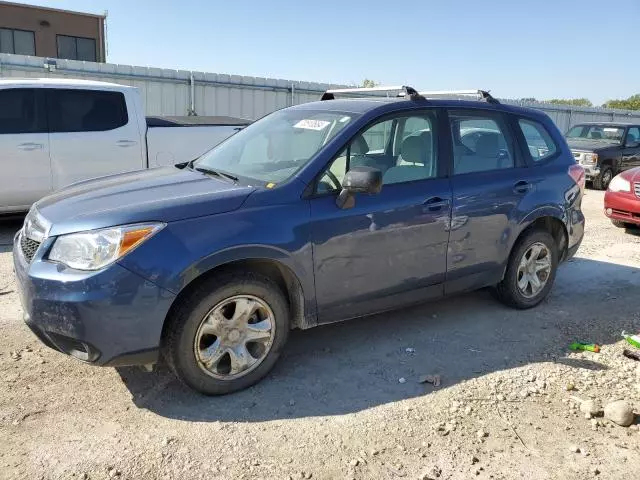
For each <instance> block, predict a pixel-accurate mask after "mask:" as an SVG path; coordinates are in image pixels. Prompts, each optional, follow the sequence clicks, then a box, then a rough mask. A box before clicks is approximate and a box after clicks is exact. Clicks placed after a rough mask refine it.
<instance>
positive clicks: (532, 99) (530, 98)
mask: <svg viewBox="0 0 640 480" xmlns="http://www.w3.org/2000/svg"><path fill="white" fill-rule="evenodd" d="M520 101H521V102H537V101H538V100H536V99H535V98H533V97H526V98H521V99H520Z"/></svg>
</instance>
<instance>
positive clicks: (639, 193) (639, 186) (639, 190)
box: [633, 182, 640, 197]
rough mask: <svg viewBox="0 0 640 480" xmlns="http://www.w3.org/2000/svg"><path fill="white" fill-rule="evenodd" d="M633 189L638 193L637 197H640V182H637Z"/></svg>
mask: <svg viewBox="0 0 640 480" xmlns="http://www.w3.org/2000/svg"><path fill="white" fill-rule="evenodd" d="M633 189H634V190H635V192H636V197H640V182H636V183H634V184H633Z"/></svg>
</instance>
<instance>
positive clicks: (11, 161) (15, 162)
mask: <svg viewBox="0 0 640 480" xmlns="http://www.w3.org/2000/svg"><path fill="white" fill-rule="evenodd" d="M248 123H250V122H249V121H248V120H244V119H239V118H231V117H198V116H191V117H149V118H145V116H144V111H143V106H142V99H141V96H140V93H139V91H138V89H136V88H134V87H129V86H125V85H118V84H114V83H105V82H96V81H87V80H75V79H54V78H46V79H15V78H11V79H0V158H1V159H2V164H1V167H2V170H1V172H2V173H1V174H0V214H5V213H17V212H22V211H27V210H28V209H29V207H30V206H31V205H32V204H33V203H34V202H36V201H37V200H39V199H40V198H42V197H44V196H46V195H48V194H50V193H52V192H53V191H56V190H58V189H60V188H62V187H64V186H67V185H70V184H72V183H76V182H79V181H82V180H87V179H90V178H95V177H102V176H107V175H113V174H117V173H123V172H129V171H133V170H141V169H145V168H152V167H159V166H168V165H174V164H177V163H183V162H187V161H190V160H193V159H195V158H197V157H199V156H200V155H202V154H203V153H205V152H206V151H208V150H210V149H211V148H213V147H214V146H216V145H217V144H218V143H220V142H221V141H222V140H224V139H226V138H227V137H229V136H230V135H232V134H234V133H235V132H236V131H238V130H240V129H241V128H243V127H244V126H246V125H247V124H248Z"/></svg>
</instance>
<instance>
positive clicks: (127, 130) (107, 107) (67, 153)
mask: <svg viewBox="0 0 640 480" xmlns="http://www.w3.org/2000/svg"><path fill="white" fill-rule="evenodd" d="M47 111H48V117H49V129H50V135H49V139H50V145H51V146H50V148H51V170H52V175H53V188H54V190H56V189H59V188H62V187H64V186H66V185H69V184H71V183H74V182H78V181H80V180H86V179H89V178H94V177H101V176H105V175H111V174H114V173H121V172H128V171H131V170H138V169H141V168H143V167H144V162H143V158H142V156H143V146H142V145H141V138H142V137H141V134H140V132H139V128H138V123H137V120H136V116H135V115H134V114H133V113H132V114H131V115H129V114H128V113H127V112H128V111H131V112H134V110H133V108H131V109H128V105H127V103H126V101H125V96H124V94H123V93H122V92H118V91H109V90H81V89H47Z"/></svg>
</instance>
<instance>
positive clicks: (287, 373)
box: [118, 258, 640, 422]
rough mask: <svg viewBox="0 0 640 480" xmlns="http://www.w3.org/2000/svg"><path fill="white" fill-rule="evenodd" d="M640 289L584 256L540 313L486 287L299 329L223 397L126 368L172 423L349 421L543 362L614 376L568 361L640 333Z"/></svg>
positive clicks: (563, 273)
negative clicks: (258, 378)
mask: <svg viewBox="0 0 640 480" xmlns="http://www.w3.org/2000/svg"><path fill="white" fill-rule="evenodd" d="M639 286H640V269H638V268H635V267H631V266H625V265H620V264H614V263H606V262H600V261H594V260H587V259H582V258H578V259H574V260H572V261H570V262H568V263H567V264H565V265H563V266H562V267H561V269H560V271H559V273H558V277H557V280H556V286H555V288H554V290H553V292H552V294H551V295H550V297H549V298H548V299H547V300H546V301H545V302H544V303H543V304H541V305H539V306H538V307H537V308H534V309H531V310H526V311H514V310H511V309H508V308H506V307H504V306H502V305H500V304H499V303H497V302H496V301H495V300H494V299H493V298H492V297H491V295H490V294H489V292H488V291H486V290H485V291H480V292H475V293H471V294H467V295H462V296H458V297H454V298H449V299H445V300H442V301H439V302H435V303H431V304H425V305H421V306H416V307H412V308H407V309H404V310H400V311H397V312H393V313H385V314H380V315H376V316H372V317H368V318H363V319H358V320H352V321H349V322H344V323H341V324H335V325H327V326H322V327H318V328H315V329H311V330H307V331H294V332H292V334H291V336H290V339H289V343H288V346H287V348H286V349H285V352H284V354H283V355H282V357H281V359H280V361H279V362H278V364H277V365H276V367H275V368H274V370H273V371H272V373H271V374H270V375H268V376H267V377H266V378H265V379H264V380H263V381H262V382H260V383H259V384H257V385H255V386H254V387H252V388H249V389H247V390H244V391H241V392H238V393H235V394H232V395H227V396H223V397H205V396H202V395H200V394H197V393H195V392H193V391H191V390H189V389H188V388H187V387H185V386H183V385H182V384H181V383H180V382H178V381H177V380H176V379H175V378H174V376H173V375H172V374H171V372H170V371H169V370H168V369H167V368H166V367H163V366H160V367H159V368H158V369H157V371H155V372H153V373H151V374H148V373H144V372H143V371H142V370H141V369H138V368H120V369H118V372H119V374H120V376H121V378H122V380H123V382H124V384H125V385H126V387H127V388H128V389H129V391H130V393H131V395H132V400H133V402H134V404H135V405H136V406H137V407H139V408H144V409H147V410H150V411H152V412H154V413H156V414H158V415H161V416H164V417H168V418H174V419H180V420H185V421H197V422H214V421H220V422H257V421H268V420H274V419H286V418H297V417H310V416H326V415H340V414H345V413H352V412H358V411H361V410H365V409H368V408H371V407H375V406H379V405H384V404H388V403H392V402H395V401H399V400H403V399H408V398H412V397H417V396H423V395H428V394H429V393H431V392H432V391H434V387H433V386H431V385H427V384H424V385H423V384H420V383H418V377H419V376H420V375H424V374H439V375H441V377H442V385H441V386H440V388H447V387H449V386H452V385H455V384H456V383H458V382H461V381H464V380H467V379H471V378H474V377H478V376H482V375H485V374H489V373H492V372H495V371H500V370H507V369H511V368H515V367H520V366H523V365H527V364H532V363H535V362H558V363H562V364H564V365H566V366H569V367H572V368H575V369H576V371H577V372H578V371H580V370H584V369H586V370H603V369H606V368H607V367H606V366H605V365H604V364H603V363H601V362H600V361H599V359H598V354H595V353H586V354H585V356H586V357H588V358H576V357H572V358H567V357H566V356H567V354H568V352H569V350H568V345H569V344H570V343H571V342H574V341H588V342H597V343H599V344H601V345H607V344H612V343H615V342H617V341H618V340H619V339H620V332H621V331H622V330H623V329H626V330H630V331H633V330H634V329H635V330H640V324H639V323H638V320H637V312H638V311H639V310H640V295H637V294H636V293H635V292H637V288H638V287H639ZM603 319H606V321H603ZM634 319H636V320H634ZM407 349H414V351H412V350H409V351H407ZM400 378H405V379H406V382H405V383H400V382H399V379H400Z"/></svg>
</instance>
